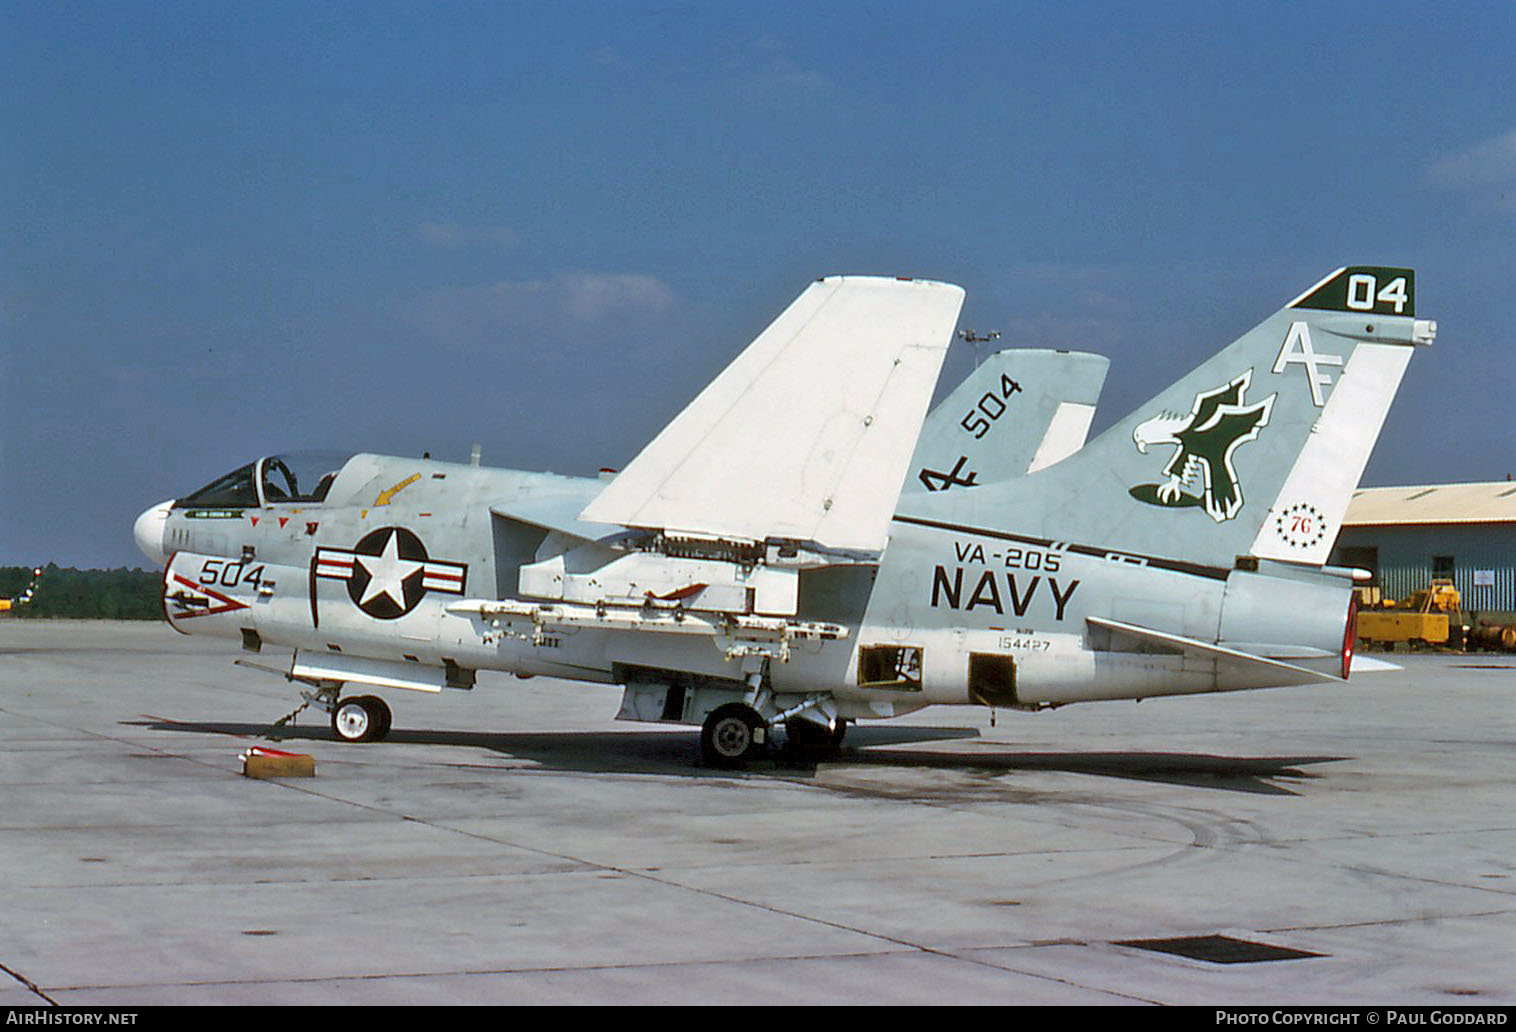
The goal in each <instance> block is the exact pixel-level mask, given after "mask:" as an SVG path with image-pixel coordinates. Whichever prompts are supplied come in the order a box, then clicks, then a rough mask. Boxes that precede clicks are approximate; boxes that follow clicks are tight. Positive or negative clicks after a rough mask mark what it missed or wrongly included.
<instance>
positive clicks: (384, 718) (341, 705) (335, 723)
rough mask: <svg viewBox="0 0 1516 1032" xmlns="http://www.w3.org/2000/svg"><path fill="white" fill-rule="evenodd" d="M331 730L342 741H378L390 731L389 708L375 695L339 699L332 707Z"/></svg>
mask: <svg viewBox="0 0 1516 1032" xmlns="http://www.w3.org/2000/svg"><path fill="white" fill-rule="evenodd" d="M332 731H333V732H334V733H335V734H336V735H337V737H338V738H340V739H341V740H342V741H344V742H380V741H383V740H384V736H385V735H387V734H389V733H390V708H389V706H388V705H387V704H386V703H385V701H384V700H383V699H381V698H379V696H377V695H356V696H349V697H348V698H346V699H341V700H339V701H338V703H337V704H336V705H335V706H333V707H332Z"/></svg>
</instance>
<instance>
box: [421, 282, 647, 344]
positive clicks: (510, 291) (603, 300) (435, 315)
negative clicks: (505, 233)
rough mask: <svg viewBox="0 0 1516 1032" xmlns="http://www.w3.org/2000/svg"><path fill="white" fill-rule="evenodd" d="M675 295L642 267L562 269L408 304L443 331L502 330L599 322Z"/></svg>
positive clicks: (431, 327)
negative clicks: (629, 269) (598, 270)
mask: <svg viewBox="0 0 1516 1032" xmlns="http://www.w3.org/2000/svg"><path fill="white" fill-rule="evenodd" d="M675 300H676V295H675V294H674V292H673V290H671V289H670V288H669V287H668V286H667V285H666V284H664V283H663V282H662V281H661V280H659V279H658V278H657V277H656V276H648V275H645V274H642V273H595V272H566V273H560V274H559V275H557V276H553V277H552V278H550V279H521V280H500V281H498V282H495V283H490V284H486V285H482V286H475V287H447V288H443V289H439V290H433V291H429V292H427V293H426V294H425V295H423V296H421V297H418V298H416V299H415V300H414V301H412V302H411V303H410V304H409V305H408V306H407V307H408V310H409V317H410V319H411V320H412V321H413V322H414V323H416V324H418V325H420V326H421V327H423V328H424V329H426V330H427V331H428V332H430V333H432V334H435V335H438V336H445V337H456V336H470V335H476V334H480V333H494V332H502V331H505V330H507V329H510V328H520V327H523V326H528V325H533V324H540V323H542V322H543V321H544V320H547V321H549V322H552V321H559V320H569V321H571V322H575V323H580V324H591V323H597V322H600V321H602V320H604V319H607V318H609V317H612V316H632V315H637V314H648V313H657V312H662V311H664V310H666V309H668V308H669V307H670V306H671V305H673V304H674V302H675Z"/></svg>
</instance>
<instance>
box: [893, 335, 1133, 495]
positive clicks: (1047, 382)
mask: <svg viewBox="0 0 1516 1032" xmlns="http://www.w3.org/2000/svg"><path fill="white" fill-rule="evenodd" d="M1110 364H1111V362H1110V359H1108V358H1106V357H1104V356H1103V355H1087V354H1083V353H1080V352H1077V351H1048V350H1041V349H1019V348H1017V349H1007V350H1005V351H997V352H996V353H995V354H993V355H991V356H990V357H989V358H987V359H985V360H984V362H983V363H981V364H980V365H979V366H978V368H976V369H975V370H974V371H973V372H972V373H970V374H969V375H968V376H967V377H965V378H964V381H963V382H962V383H960V384H959V385H958V386H957V387H955V388H954V389H953V392H952V393H951V394H949V395H948V396H947V397H946V398H944V399H942V401H941V402H940V403H938V405H937V407H936V408H934V409H932V411H931V412H930V413H929V414H928V415H927V417H926V422H925V423H924V424H923V425H922V427H921V437H920V439H919V440H918V441H917V442H916V454H915V455H914V456H912V457H911V465H910V474H909V475H908V476H907V477H906V481H905V490H906V491H907V492H917V491H946V490H950V489H952V488H960V487H978V486H980V485H982V484H989V483H993V482H995V481H997V480H1006V479H1008V478H1010V477H1019V476H1024V475H1025V474H1027V473H1031V472H1036V471H1037V470H1039V469H1042V468H1044V467H1047V466H1051V465H1053V463H1055V462H1059V461H1061V460H1063V459H1065V458H1067V457H1068V456H1070V455H1072V454H1073V453H1074V452H1076V451H1078V450H1079V449H1080V448H1082V447H1084V439H1085V436H1086V435H1087V434H1088V433H1089V430H1090V421H1091V419H1093V418H1094V415H1095V402H1096V401H1098V400H1099V399H1100V388H1101V387H1102V386H1103V385H1104V384H1105V374H1106V370H1107V369H1108V368H1109V367H1110Z"/></svg>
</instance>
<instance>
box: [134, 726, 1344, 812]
mask: <svg viewBox="0 0 1516 1032" xmlns="http://www.w3.org/2000/svg"><path fill="white" fill-rule="evenodd" d="M122 723H123V724H127V725H131V726H135V727H146V728H150V729H152V730H154V731H176V732H190V733H196V734H219V735H230V736H235V737H237V738H242V739H246V740H247V744H248V745H255V744H258V743H260V742H266V743H268V744H270V745H271V746H273V747H279V746H281V745H282V746H284V747H286V748H287V747H289V746H290V745H291V744H298V743H300V742H328V743H333V744H336V736H335V735H334V734H333V733H332V731H331V729H330V728H327V727H322V726H298V725H297V726H294V727H284V728H281V729H279V731H278V732H277V733H276V735H275V736H274V737H272V738H265V737H264V736H265V735H266V734H267V733H268V730H269V728H268V726H267V725H259V724H243V723H222V722H205V721H200V722H195V721H176V720H167V719H163V718H158V717H145V718H143V719H142V720H129V721H123V722H122ZM977 738H979V732H978V731H976V730H974V729H973V728H954V727H864V728H858V727H855V728H851V729H850V730H849V731H848V740H847V743H846V744H845V745H844V746H843V748H842V749H841V751H840V752H837V753H834V754H833V755H831V756H827V755H825V754H822V753H817V752H814V751H810V750H805V749H801V748H798V747H794V746H791V745H789V744H788V743H785V742H783V741H782V739H781V741H780V743H779V744H778V745H777V746H776V748H775V749H774V750H773V751H772V752H771V753H770V756H769V758H767V759H764V760H762V761H760V762H757V763H754V764H752V765H751V766H750V767H749V768H748V769H747V771H746V772H741V773H737V772H731V771H724V770H716V769H712V768H709V767H703V766H701V765H700V761H699V753H700V747H699V733H698V732H696V731H694V730H693V729H691V731H690V732H689V733H687V734H683V733H674V732H669V731H518V732H510V731H504V732H494V731H440V730H439V731H428V730H415V729H400V728H397V729H395V730H393V731H391V732H390V734H389V737H388V738H386V739H385V743H384V744H386V745H389V744H395V745H421V746H436V747H443V748H458V749H483V750H488V751H490V752H495V753H499V754H501V755H503V756H509V757H512V758H514V759H519V760H528V761H530V762H533V763H536V764H539V765H541V766H543V767H548V768H551V769H555V770H565V771H575V772H579V773H606V774H660V775H675V776H683V777H697V778H730V777H742V776H744V774H747V775H752V774H758V775H764V774H767V775H771V776H779V777H790V778H794V777H801V778H806V777H813V776H815V774H816V771H817V768H818V765H825V766H852V767H860V768H876V769H878V768H899V769H912V770H943V771H965V772H978V773H982V774H989V775H991V776H997V777H998V776H1006V775H1012V774H1016V773H1020V772H1032V771H1036V772H1054V773H1058V772H1062V773H1066V774H1086V775H1093V776H1096V777H1110V778H1121V779H1126V780H1133V781H1148V782H1159V783H1164V784H1171V785H1180V786H1188V787H1191V788H1205V789H1213V790H1223V791H1231V792H1248V793H1254V794H1263V795H1295V794H1296V793H1295V792H1292V791H1291V790H1290V789H1288V788H1286V787H1284V786H1283V785H1281V784H1279V783H1278V782H1280V781H1285V782H1295V781H1309V780H1312V779H1315V778H1318V777H1320V776H1321V775H1319V774H1315V773H1311V772H1309V771H1306V770H1303V769H1302V768H1304V767H1308V766H1313V765H1316V764H1321V763H1335V762H1339V761H1341V760H1343V759H1345V757H1340V756H1216V755H1211V754H1207V753H1155V752H1035V753H1033V752H1020V751H1017V750H1015V749H1014V747H1013V746H1009V745H1007V746H1005V747H1004V748H1001V749H997V750H995V751H975V752H973V753H967V752H961V751H943V750H933V749H922V748H917V749H910V748H902V747H903V746H910V745H922V744H925V743H930V742H953V741H963V740H966V739H977ZM342 748H344V749H353V750H359V751H361V750H365V749H371V748H375V747H374V746H367V745H361V744H359V745H350V744H344V745H343V746H342ZM442 762H444V763H448V764H451V765H454V766H469V767H489V766H491V765H490V764H489V763H487V762H483V761H481V760H479V759H469V760H467V761H458V760H454V759H451V758H446V757H444V758H443V759H442Z"/></svg>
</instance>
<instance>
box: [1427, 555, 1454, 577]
mask: <svg viewBox="0 0 1516 1032" xmlns="http://www.w3.org/2000/svg"><path fill="white" fill-rule="evenodd" d="M1432 579H1433V580H1452V579H1453V557H1452V556H1450V555H1434V556H1432Z"/></svg>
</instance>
